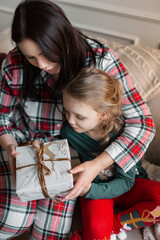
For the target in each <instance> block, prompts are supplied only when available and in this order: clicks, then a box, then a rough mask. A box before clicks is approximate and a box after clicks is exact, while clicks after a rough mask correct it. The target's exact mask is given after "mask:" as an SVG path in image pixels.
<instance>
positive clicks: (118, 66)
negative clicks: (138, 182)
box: [0, 40, 155, 171]
mask: <svg viewBox="0 0 160 240" xmlns="http://www.w3.org/2000/svg"><path fill="white" fill-rule="evenodd" d="M89 42H90V45H91V46H92V48H93V50H94V51H95V52H96V53H97V58H96V60H97V64H96V67H97V68H100V69H103V70H104V71H106V72H107V74H108V75H110V76H113V77H115V78H117V79H118V80H119V81H120V82H121V83H122V85H123V88H124V96H123V103H122V105H123V106H122V108H123V115H124V120H125V128H124V132H123V133H122V134H121V136H119V137H118V138H117V139H116V140H115V141H114V142H113V143H112V144H111V145H110V146H108V147H107V148H106V152H108V153H109V155H110V156H111V157H112V158H113V159H114V161H115V162H116V163H117V164H118V165H119V166H120V167H121V168H123V170H124V171H127V170H129V169H130V168H131V167H132V166H134V165H135V163H136V162H138V161H139V159H141V158H142V156H143V154H144V153H145V151H146V149H147V146H148V145H149V143H150V141H151V140H152V138H153V136H154V133H155V129H154V123H153V120H152V116H151V114H150V112H149V109H148V107H147V106H146V104H145V103H144V102H143V100H142V98H141V96H140V95H139V93H138V92H137V90H136V89H135V88H134V87H133V85H132V83H131V81H130V79H129V77H128V74H127V72H126V70H125V68H124V66H123V64H122V63H121V62H120V60H119V59H118V56H117V55H116V54H115V53H114V52H113V50H111V49H108V48H107V47H105V46H104V47H103V48H100V47H98V45H97V44H96V43H94V42H92V41H90V40H89ZM102 51H103V52H104V57H103V59H102V60H101V61H99V55H100V53H101V52H102ZM22 58H23V56H22V55H21V54H20V52H19V50H18V49H17V48H15V49H13V50H12V51H11V52H10V53H9V54H8V56H7V59H6V60H4V62H3V66H2V70H1V76H0V136H1V135H3V134H12V135H13V136H14V137H15V139H16V140H17V142H18V143H22V142H27V141H30V140H31V141H33V140H34V139H36V138H38V139H39V140H40V141H43V142H44V141H50V140H53V138H54V137H55V136H56V135H59V134H60V129H61V127H62V124H63V116H62V109H63V107H62V102H61V101H56V102H55V100H54V99H53V96H52V92H51V88H52V86H53V81H52V79H51V78H50V77H49V74H48V73H46V72H44V71H43V70H42V71H41V73H40V77H39V81H38V79H37V82H35V86H36V88H37V89H41V90H43V95H42V98H41V101H39V102H36V101H31V100H28V101H26V102H25V103H24V102H23V100H22V99H21V97H20V89H21V88H22V82H23V71H24V66H23V64H22V63H23V62H24V59H22ZM90 60H91V56H90V53H88V52H86V66H89V63H90Z"/></svg>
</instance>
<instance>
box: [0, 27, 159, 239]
mask: <svg viewBox="0 0 160 240" xmlns="http://www.w3.org/2000/svg"><path fill="white" fill-rule="evenodd" d="M98 40H100V41H101V42H103V43H105V44H106V45H108V46H109V47H110V48H112V49H113V50H115V52H116V53H117V54H118V56H119V58H120V59H121V61H122V62H123V63H124V65H125V67H126V68H127V70H128V73H129V75H130V78H131V80H132V82H133V84H134V86H135V87H136V88H137V90H138V91H139V93H140V94H141V96H142V97H143V99H144V101H145V102H146V103H147V104H148V106H149V107H150V111H151V113H152V115H153V118H154V121H155V125H156V130H157V132H156V135H155V137H154V139H153V141H152V142H151V143H150V145H149V147H148V150H147V152H146V154H145V156H144V158H143V159H142V162H143V166H144V167H145V168H146V170H147V172H148V174H149V177H150V178H151V179H153V178H154V177H155V176H158V178H157V181H159V180H160V108H159V107H158V103H160V50H159V49H154V48H151V47H149V46H146V45H142V44H131V45H124V44H121V43H118V42H113V41H108V40H106V39H103V38H99V39H98ZM13 47H14V43H12V42H11V40H10V29H6V30H4V31H3V32H1V33H0V64H1V62H2V60H3V59H4V57H5V54H6V53H7V52H8V51H9V50H10V49H12V48H13ZM158 165H159V166H158ZM80 225H81V218H80V211H79V208H78V207H76V209H75V214H74V218H73V224H72V231H74V230H76V229H77V228H79V226H80ZM15 239H21V240H28V239H29V233H28V231H27V232H25V233H24V234H23V235H21V236H19V237H16V238H15ZM127 239H129V240H142V239H143V230H142V229H140V230H133V231H130V232H128V233H127Z"/></svg>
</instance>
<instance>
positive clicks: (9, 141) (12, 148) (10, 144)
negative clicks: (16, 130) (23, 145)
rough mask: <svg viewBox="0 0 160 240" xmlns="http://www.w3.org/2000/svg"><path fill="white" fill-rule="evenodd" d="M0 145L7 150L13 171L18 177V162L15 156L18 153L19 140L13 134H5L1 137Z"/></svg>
mask: <svg viewBox="0 0 160 240" xmlns="http://www.w3.org/2000/svg"><path fill="white" fill-rule="evenodd" d="M0 145H1V146H2V147H3V148H4V149H5V150H6V152H7V156H8V161H9V164H10V169H11V173H12V176H13V178H14V179H16V162H15V158H16V157H17V155H18V153H17V151H16V147H17V146H18V144H17V141H16V140H15V139H14V137H13V136H12V135H9V134H4V135H2V136H1V137H0Z"/></svg>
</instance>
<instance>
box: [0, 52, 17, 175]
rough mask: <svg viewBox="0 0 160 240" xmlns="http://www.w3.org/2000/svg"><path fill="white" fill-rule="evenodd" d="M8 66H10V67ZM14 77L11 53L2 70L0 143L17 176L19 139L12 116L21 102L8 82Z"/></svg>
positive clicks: (0, 85)
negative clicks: (16, 162) (16, 164)
mask: <svg viewBox="0 0 160 240" xmlns="http://www.w3.org/2000/svg"><path fill="white" fill-rule="evenodd" d="M8 66H10V68H9V67H8ZM17 71H18V70H17ZM17 76H18V75H17ZM12 78H13V74H12V64H11V55H10V54H9V55H8V58H7V59H6V60H4V62H3V65H2V69H1V72H0V145H1V146H2V148H4V149H5V150H6V152H7V155H8V160H9V164H10V168H11V173H12V175H13V177H14V178H15V176H16V174H15V161H14V160H15V158H16V156H17V152H16V147H17V141H16V140H15V138H14V134H13V133H12V122H11V118H12V115H13V112H14V110H15V109H16V107H17V105H18V104H19V102H18V101H17V98H16V97H15V96H14V95H13V92H12V89H11V87H10V86H9V84H8V82H10V83H11V82H12Z"/></svg>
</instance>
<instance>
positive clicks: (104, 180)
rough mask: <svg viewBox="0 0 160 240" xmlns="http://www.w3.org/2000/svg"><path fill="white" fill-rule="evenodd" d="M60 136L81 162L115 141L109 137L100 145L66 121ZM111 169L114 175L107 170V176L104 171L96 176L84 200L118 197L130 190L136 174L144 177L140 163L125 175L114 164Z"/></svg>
mask: <svg viewBox="0 0 160 240" xmlns="http://www.w3.org/2000/svg"><path fill="white" fill-rule="evenodd" d="M61 134H62V137H63V138H67V139H68V141H69V143H70V144H71V145H72V146H73V148H74V149H75V150H76V151H77V152H78V154H79V157H80V160H81V162H85V161H90V160H92V159H94V158H95V157H96V156H98V155H99V154H100V153H101V152H103V151H104V149H105V148H106V146H107V145H109V144H110V143H111V142H112V141H113V140H114V139H115V136H114V135H110V140H109V141H108V143H107V144H101V143H102V141H97V140H94V139H93V138H91V137H89V136H88V135H86V134H84V133H77V132H75V131H74V130H73V128H72V127H71V126H70V125H69V123H68V122H67V121H66V122H65V123H64V125H63V127H62V130H61ZM112 169H114V175H113V174H112V172H111V171H110V170H107V169H106V170H105V172H106V173H109V176H108V175H106V177H105V176H104V170H103V171H102V173H101V174H98V175H97V177H96V178H95V179H94V180H93V182H92V185H91V188H90V190H89V192H88V193H87V194H86V195H85V198H91V199H109V198H114V197H117V196H120V195H122V194H123V193H125V192H127V191H129V190H130V189H131V188H132V186H133V185H134V180H135V176H136V173H137V174H138V175H139V174H140V177H146V175H145V172H144V170H143V169H142V167H141V163H140V162H139V164H138V166H134V167H132V168H131V169H130V170H129V171H128V172H127V173H124V171H123V170H122V169H121V168H120V167H119V166H118V165H117V164H116V163H114V164H113V165H112ZM136 170H137V171H136Z"/></svg>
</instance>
